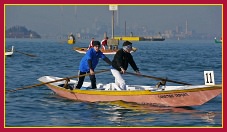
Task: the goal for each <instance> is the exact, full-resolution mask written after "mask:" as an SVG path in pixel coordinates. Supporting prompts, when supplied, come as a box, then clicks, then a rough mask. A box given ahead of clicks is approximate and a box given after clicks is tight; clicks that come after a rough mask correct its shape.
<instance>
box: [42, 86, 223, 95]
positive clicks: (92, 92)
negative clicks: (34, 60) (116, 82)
mask: <svg viewBox="0 0 227 132" xmlns="http://www.w3.org/2000/svg"><path fill="white" fill-rule="evenodd" d="M46 85H47V86H48V85H51V87H54V88H56V89H59V90H63V91H66V92H70V93H78V94H88V95H110V96H122V95H123V96H138V95H160V94H176V93H185V92H198V91H207V90H216V89H222V85H214V86H208V87H205V88H193V89H183V90H170V91H151V90H132V91H130V90H124V91H117V90H82V89H74V90H70V89H65V88H63V87H60V86H56V85H52V84H46ZM48 88H50V87H49V86H48ZM50 89H51V88H50Z"/></svg>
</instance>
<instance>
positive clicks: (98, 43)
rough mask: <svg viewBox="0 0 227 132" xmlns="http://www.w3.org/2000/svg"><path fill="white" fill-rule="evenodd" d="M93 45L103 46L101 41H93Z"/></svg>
mask: <svg viewBox="0 0 227 132" xmlns="http://www.w3.org/2000/svg"><path fill="white" fill-rule="evenodd" d="M92 45H93V46H96V45H98V46H100V45H101V44H100V42H99V41H93V43H92Z"/></svg>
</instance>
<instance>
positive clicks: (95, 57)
mask: <svg viewBox="0 0 227 132" xmlns="http://www.w3.org/2000/svg"><path fill="white" fill-rule="evenodd" d="M99 58H102V59H104V58H106V56H105V55H104V54H103V53H102V52H101V51H100V50H99V51H98V52H96V51H95V49H94V48H90V49H89V50H88V51H87V52H86V54H85V56H84V57H83V58H82V59H81V61H80V67H79V70H80V71H81V72H88V71H90V67H89V64H88V60H89V59H90V60H91V62H92V67H91V68H92V69H95V68H96V66H97V64H98V63H99Z"/></svg>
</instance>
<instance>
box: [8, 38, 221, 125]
mask: <svg viewBox="0 0 227 132" xmlns="http://www.w3.org/2000/svg"><path fill="white" fill-rule="evenodd" d="M89 42H90V40H83V41H79V42H77V44H75V45H68V44H66V43H64V42H57V41H53V40H32V39H29V40H26V39H7V40H6V48H7V49H10V48H11V46H12V45H14V46H15V50H17V51H20V52H24V53H28V54H32V55H36V56H37V57H30V56H27V55H24V54H21V53H19V52H15V53H14V55H13V56H12V57H6V58H5V71H6V77H5V78H6V87H5V89H6V90H10V89H16V88H20V87H24V86H30V85H33V84H39V83H40V82H38V81H37V79H38V78H39V77H41V76H45V75H52V76H58V77H69V76H75V75H77V72H78V67H79V62H80V59H81V58H82V57H83V54H79V53H77V52H75V51H73V50H72V47H73V46H83V47H84V46H88V44H89ZM120 43H121V44H122V42H120ZM133 46H134V47H136V48H138V50H137V51H136V52H135V53H133V56H134V59H135V61H136V63H137V65H138V67H139V68H140V71H141V73H142V74H145V75H150V76H156V77H168V79H170V80H176V81H183V82H187V83H190V84H204V79H203V72H204V71H205V70H213V71H214V75H215V82H216V84H221V83H222V46H221V45H220V44H215V43H214V42H213V40H206V41H204V40H203V41H201V40H190V41H189V40H187V41H186V40H182V41H173V40H165V41H163V42H154V41H147V42H134V43H133ZM108 57H109V58H110V59H111V60H112V58H113V55H108ZM107 68H108V66H107V64H106V63H105V62H104V61H102V60H100V63H99V65H98V67H97V68H96V71H99V70H101V69H107ZM128 71H130V72H133V70H132V68H131V67H130V66H129V68H128ZM96 78H97V82H102V83H109V82H113V80H114V78H113V76H112V75H111V73H110V72H106V73H101V74H97V75H96ZM125 79H126V83H127V84H135V83H136V84H141V85H155V84H156V83H157V81H156V80H152V79H148V78H141V77H140V78H138V77H136V76H132V75H125ZM85 81H89V78H88V77H86V80H85ZM167 85H179V84H174V83H170V82H168V83H167ZM5 99H6V102H5V106H6V108H5V111H6V113H5V126H7V127H30V126H35V127H44V126H58V127H62V126H66V127H95V126H96V127H104V126H107V127H129V126H130V127H163V126H164V127H189V126H194V127H207V126H210V127H212V126H218V127H221V126H222V96H221V95H219V96H217V97H216V98H214V99H213V100H211V101H210V102H208V103H206V104H204V105H202V106H195V107H183V108H172V107H164V108H163V107H161V108H160V107H154V106H150V105H138V104H134V103H125V102H109V103H88V102H79V101H71V100H67V99H64V98H61V97H59V96H57V95H55V94H54V93H53V92H52V91H51V90H50V89H48V88H47V87H46V86H39V87H33V88H30V89H23V90H18V91H17V92H14V93H7V94H6V96H5Z"/></svg>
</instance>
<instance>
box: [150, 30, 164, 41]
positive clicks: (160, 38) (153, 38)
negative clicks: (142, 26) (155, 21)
mask: <svg viewBox="0 0 227 132" xmlns="http://www.w3.org/2000/svg"><path fill="white" fill-rule="evenodd" d="M164 40H165V37H163V36H162V35H161V33H160V32H159V35H158V36H153V37H152V38H151V41H164Z"/></svg>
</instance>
